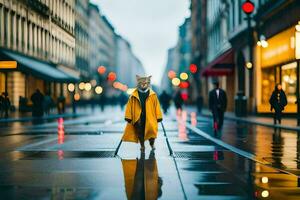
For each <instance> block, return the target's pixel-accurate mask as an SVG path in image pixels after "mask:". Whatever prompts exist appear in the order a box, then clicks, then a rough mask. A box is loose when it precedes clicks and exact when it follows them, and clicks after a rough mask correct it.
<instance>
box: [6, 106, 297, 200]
mask: <svg viewBox="0 0 300 200" xmlns="http://www.w3.org/2000/svg"><path fill="white" fill-rule="evenodd" d="M124 127H125V121H124V120H123V111H121V110H120V109H119V108H113V107H109V108H107V109H106V110H105V111H104V112H101V111H100V110H98V109H95V110H94V112H90V114H87V115H84V116H78V117H76V118H66V119H57V120H54V119H53V120H50V121H45V122H44V123H42V124H33V123H31V122H9V126H4V124H1V128H0V133H1V135H0V144H1V145H0V150H1V151H0V155H1V158H2V159H1V161H0V195H1V199H109V200H110V199H150V200H151V199H170V200H174V199H209V200H210V199H221V200H224V199H299V196H300V189H299V181H298V178H297V175H299V174H300V170H299V167H300V165H299V154H300V143H299V134H297V133H296V132H291V131H285V130H273V129H271V128H266V127H262V126H255V125H250V124H236V123H235V122H233V121H226V122H225V125H224V128H223V130H222V131H221V132H219V133H214V132H213V131H212V125H211V119H210V118H206V117H203V116H198V117H197V116H195V114H194V113H188V112H183V113H180V114H179V115H177V116H176V114H175V112H171V114H169V115H167V116H165V117H164V121H163V126H162V125H161V124H160V126H159V137H158V139H157V140H156V150H155V151H150V150H151V148H150V146H149V144H148V142H147V143H146V151H145V154H141V153H140V150H139V145H137V144H134V143H125V142H124V143H122V145H121V148H120V150H119V152H118V155H117V156H116V157H114V153H115V149H116V147H117V145H118V143H119V141H120V138H121V136H122V131H123V129H124Z"/></svg>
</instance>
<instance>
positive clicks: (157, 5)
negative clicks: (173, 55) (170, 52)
mask: <svg viewBox="0 0 300 200" xmlns="http://www.w3.org/2000/svg"><path fill="white" fill-rule="evenodd" d="M91 2H92V3H95V4H97V5H98V6H99V8H100V10H101V12H102V13H103V14H104V15H105V16H106V17H107V18H108V19H109V20H110V22H111V23H112V25H113V26H114V27H115V29H116V32H117V33H118V34H120V35H122V36H123V37H124V38H125V39H127V40H128V41H129V42H130V43H131V45H132V48H133V52H134V53H135V55H136V56H137V57H138V58H139V59H140V60H141V62H142V63H143V65H144V67H145V69H146V72H147V75H152V77H153V78H152V79H153V80H152V82H153V83H155V84H159V83H160V79H161V75H162V73H163V70H164V68H165V65H166V59H167V49H168V48H170V47H173V46H175V44H176V41H177V37H178V26H179V25H181V24H182V23H183V21H184V19H185V18H186V17H188V16H189V15H190V11H189V2H190V0H91Z"/></svg>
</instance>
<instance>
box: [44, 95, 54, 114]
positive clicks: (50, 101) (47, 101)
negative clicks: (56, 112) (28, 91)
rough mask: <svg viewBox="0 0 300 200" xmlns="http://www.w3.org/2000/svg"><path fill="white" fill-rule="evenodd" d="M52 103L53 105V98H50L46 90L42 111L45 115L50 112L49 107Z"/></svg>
mask: <svg viewBox="0 0 300 200" xmlns="http://www.w3.org/2000/svg"><path fill="white" fill-rule="evenodd" d="M52 105H53V99H52V98H51V96H50V94H49V92H47V93H46V95H45V97H44V102H43V107H44V112H45V114H46V115H49V114H50V109H51V107H52Z"/></svg>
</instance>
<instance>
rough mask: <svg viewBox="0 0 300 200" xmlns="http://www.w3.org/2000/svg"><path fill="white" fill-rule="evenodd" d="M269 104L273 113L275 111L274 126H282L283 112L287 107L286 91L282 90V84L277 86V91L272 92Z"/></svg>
mask: <svg viewBox="0 0 300 200" xmlns="http://www.w3.org/2000/svg"><path fill="white" fill-rule="evenodd" d="M269 103H270V105H271V111H273V109H274V110H275V113H274V124H276V123H277V121H278V123H279V124H281V117H282V111H283V110H284V107H285V106H286V105H287V99H286V95H285V93H284V91H283V90H282V86H281V85H280V84H276V85H275V89H274V91H273V92H272V95H271V97H270V100H269Z"/></svg>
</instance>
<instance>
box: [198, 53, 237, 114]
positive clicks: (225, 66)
mask: <svg viewBox="0 0 300 200" xmlns="http://www.w3.org/2000/svg"><path fill="white" fill-rule="evenodd" d="M201 75H202V76H203V77H205V82H204V83H203V85H204V87H205V93H206V94H208V93H209V91H210V90H212V89H213V84H212V82H213V80H214V79H218V81H219V84H220V87H221V88H222V89H224V90H225V91H226V93H227V99H228V105H227V110H228V111H233V110H234V86H235V80H234V77H235V76H234V51H233V49H229V50H227V51H226V52H224V53H223V54H221V55H220V56H218V57H217V58H216V59H215V60H213V61H212V62H211V63H209V64H208V65H207V66H206V67H205V68H204V69H203V70H202V73H201ZM203 100H204V105H208V95H204V99H203Z"/></svg>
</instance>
